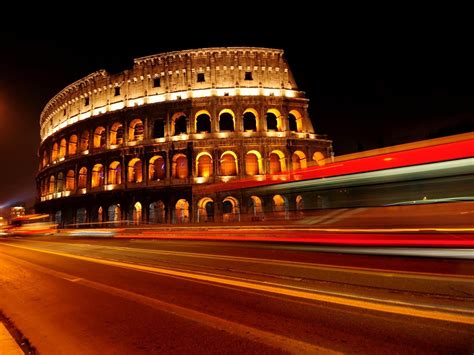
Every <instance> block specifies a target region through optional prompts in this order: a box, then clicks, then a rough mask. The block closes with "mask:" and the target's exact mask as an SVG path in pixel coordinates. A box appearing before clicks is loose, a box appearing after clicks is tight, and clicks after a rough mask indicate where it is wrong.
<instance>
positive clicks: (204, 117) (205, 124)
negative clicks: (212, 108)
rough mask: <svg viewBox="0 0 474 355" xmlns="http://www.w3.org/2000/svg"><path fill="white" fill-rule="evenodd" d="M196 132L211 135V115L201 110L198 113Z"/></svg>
mask: <svg viewBox="0 0 474 355" xmlns="http://www.w3.org/2000/svg"><path fill="white" fill-rule="evenodd" d="M195 118H196V132H197V133H202V132H208V133H211V114H210V113H209V112H208V111H206V110H201V111H199V112H197V113H196V116H195Z"/></svg>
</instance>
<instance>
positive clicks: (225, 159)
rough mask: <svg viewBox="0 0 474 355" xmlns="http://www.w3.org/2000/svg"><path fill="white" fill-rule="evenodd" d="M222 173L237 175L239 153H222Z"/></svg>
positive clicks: (224, 174) (223, 174)
mask: <svg viewBox="0 0 474 355" xmlns="http://www.w3.org/2000/svg"><path fill="white" fill-rule="evenodd" d="M221 175H222V176H236V175H237V155H236V154H235V153H234V152H230V151H227V152H224V153H222V155H221Z"/></svg>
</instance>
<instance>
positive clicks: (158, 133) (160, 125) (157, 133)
mask: <svg viewBox="0 0 474 355" xmlns="http://www.w3.org/2000/svg"><path fill="white" fill-rule="evenodd" d="M164 136H165V121H164V120H162V119H160V120H156V121H155V122H153V138H163V137H164Z"/></svg>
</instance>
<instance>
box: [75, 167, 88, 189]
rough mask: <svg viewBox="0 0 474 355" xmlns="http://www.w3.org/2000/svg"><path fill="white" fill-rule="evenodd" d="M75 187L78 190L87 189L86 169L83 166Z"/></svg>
mask: <svg viewBox="0 0 474 355" xmlns="http://www.w3.org/2000/svg"><path fill="white" fill-rule="evenodd" d="M77 187H78V188H79V189H85V188H86V187H87V168H86V167H85V166H83V167H82V168H81V169H80V170H79V178H78V181H77Z"/></svg>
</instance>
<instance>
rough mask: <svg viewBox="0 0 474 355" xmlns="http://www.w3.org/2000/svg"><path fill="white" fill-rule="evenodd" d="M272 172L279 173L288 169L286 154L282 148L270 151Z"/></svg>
mask: <svg viewBox="0 0 474 355" xmlns="http://www.w3.org/2000/svg"><path fill="white" fill-rule="evenodd" d="M269 160H270V174H277V173H281V172H283V171H286V162H285V154H283V152H282V151H280V150H274V151H273V152H271V153H270V159H269Z"/></svg>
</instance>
